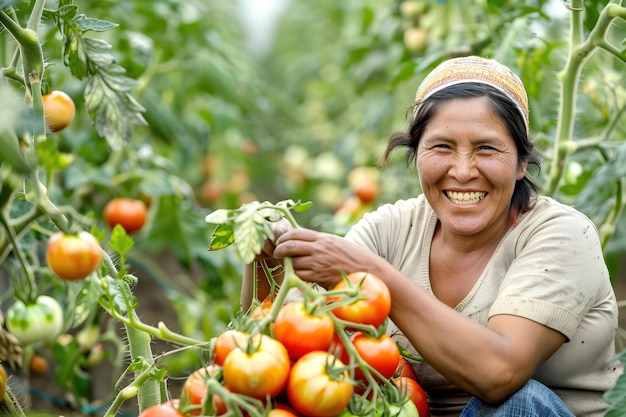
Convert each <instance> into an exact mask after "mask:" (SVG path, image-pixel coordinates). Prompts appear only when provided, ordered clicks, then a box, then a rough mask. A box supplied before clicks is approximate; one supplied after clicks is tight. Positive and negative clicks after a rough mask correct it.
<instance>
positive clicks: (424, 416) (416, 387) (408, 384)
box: [393, 376, 430, 417]
mask: <svg viewBox="0 0 626 417" xmlns="http://www.w3.org/2000/svg"><path fill="white" fill-rule="evenodd" d="M393 383H394V384H396V385H397V386H398V387H400V389H401V390H402V392H403V393H406V395H407V396H408V397H409V398H411V401H413V404H415V406H416V407H417V411H419V417H430V405H428V396H427V395H426V392H425V391H424V389H423V388H422V387H421V385H420V384H418V383H417V381H416V380H414V379H411V378H410V377H406V376H401V377H398V378H394V379H393Z"/></svg>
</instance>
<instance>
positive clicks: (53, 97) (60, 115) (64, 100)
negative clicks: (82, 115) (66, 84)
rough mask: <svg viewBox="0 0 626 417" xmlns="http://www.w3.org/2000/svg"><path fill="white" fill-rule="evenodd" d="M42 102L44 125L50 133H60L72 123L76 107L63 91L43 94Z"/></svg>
mask: <svg viewBox="0 0 626 417" xmlns="http://www.w3.org/2000/svg"><path fill="white" fill-rule="evenodd" d="M42 100H43V112H44V116H45V118H46V125H47V126H48V129H50V131H52V132H58V131H61V130H63V129H65V128H66V127H68V126H69V125H70V123H72V120H74V115H75V114H76V106H74V101H73V100H72V98H71V97H70V96H68V95H67V94H65V93H64V92H63V91H52V92H50V93H48V94H44V96H43V97H42Z"/></svg>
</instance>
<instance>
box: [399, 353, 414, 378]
mask: <svg viewBox="0 0 626 417" xmlns="http://www.w3.org/2000/svg"><path fill="white" fill-rule="evenodd" d="M395 376H406V377H408V378H411V379H415V380H417V375H415V371H414V370H413V367H412V366H411V364H410V363H409V361H407V360H406V358H405V357H404V356H400V362H399V363H398V369H396V373H395Z"/></svg>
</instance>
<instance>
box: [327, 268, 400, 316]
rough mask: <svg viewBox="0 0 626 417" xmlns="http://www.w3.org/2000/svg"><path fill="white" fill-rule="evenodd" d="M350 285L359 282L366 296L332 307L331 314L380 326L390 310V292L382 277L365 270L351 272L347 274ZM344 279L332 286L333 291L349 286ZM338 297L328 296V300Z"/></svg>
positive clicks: (337, 298)
mask: <svg viewBox="0 0 626 417" xmlns="http://www.w3.org/2000/svg"><path fill="white" fill-rule="evenodd" d="M347 278H348V280H349V282H350V283H351V285H353V286H356V285H359V284H361V292H362V293H363V294H364V295H365V297H366V298H364V299H361V300H357V301H355V302H354V303H351V304H348V305H342V306H339V307H336V308H334V309H333V310H332V311H333V314H334V315H335V316H337V317H338V318H340V319H343V320H347V321H351V322H354V323H361V324H371V325H372V326H374V327H378V326H380V325H381V324H382V323H383V322H384V321H385V319H386V318H387V316H388V315H389V312H390V311H391V294H390V293H389V288H387V285H386V284H385V283H384V282H383V280H382V279H380V278H379V277H377V276H376V275H374V274H369V273H367V272H353V273H351V274H348V276H347ZM349 285H350V284H348V282H346V280H345V279H343V280H341V281H339V282H338V283H337V285H335V287H334V288H333V290H335V291H345V290H346V289H348V288H349ZM339 298H340V297H337V296H329V297H328V302H336V301H338V300H339Z"/></svg>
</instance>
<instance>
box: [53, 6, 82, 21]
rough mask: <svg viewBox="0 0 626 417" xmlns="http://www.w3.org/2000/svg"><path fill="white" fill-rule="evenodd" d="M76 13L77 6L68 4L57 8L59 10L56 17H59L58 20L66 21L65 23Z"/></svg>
mask: <svg viewBox="0 0 626 417" xmlns="http://www.w3.org/2000/svg"><path fill="white" fill-rule="evenodd" d="M77 13H78V6H76V5H75V4H68V5H65V6H61V7H59V10H57V15H58V16H59V18H61V19H63V20H66V21H68V22H69V21H71V20H72V19H73V18H74V16H76V14H77Z"/></svg>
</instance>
